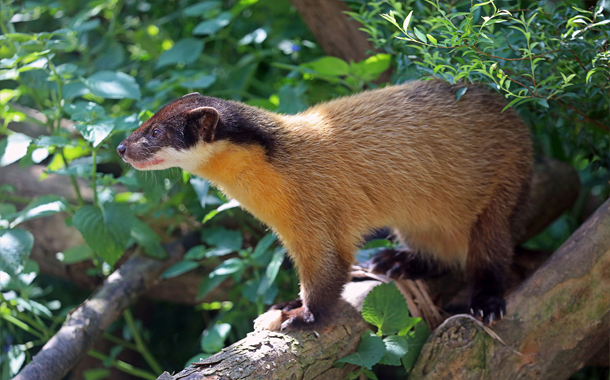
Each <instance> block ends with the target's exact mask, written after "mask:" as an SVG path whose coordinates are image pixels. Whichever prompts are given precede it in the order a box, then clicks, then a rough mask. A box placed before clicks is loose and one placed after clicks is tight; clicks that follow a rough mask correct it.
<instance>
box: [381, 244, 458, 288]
mask: <svg viewBox="0 0 610 380" xmlns="http://www.w3.org/2000/svg"><path fill="white" fill-rule="evenodd" d="M428 256H429V255H428ZM371 270H372V271H373V272H376V273H383V274H386V275H387V276H388V277H390V278H393V279H400V278H405V279H409V280H417V279H424V278H435V277H440V276H442V275H444V274H446V273H447V269H446V268H445V267H444V266H443V265H442V264H441V263H439V262H438V261H437V260H435V259H434V258H431V257H423V256H422V255H421V254H419V253H416V252H414V251H412V250H411V249H410V248H408V247H398V248H396V249H392V248H389V249H384V250H382V251H380V252H377V253H376V254H375V256H373V258H372V259H371Z"/></svg>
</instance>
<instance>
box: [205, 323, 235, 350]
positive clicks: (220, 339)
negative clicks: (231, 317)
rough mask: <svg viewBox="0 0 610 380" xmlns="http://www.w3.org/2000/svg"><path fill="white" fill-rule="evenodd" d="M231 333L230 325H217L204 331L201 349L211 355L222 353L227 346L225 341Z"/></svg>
mask: <svg viewBox="0 0 610 380" xmlns="http://www.w3.org/2000/svg"><path fill="white" fill-rule="evenodd" d="M229 332H231V325H230V324H228V323H215V324H213V325H212V326H211V327H208V328H207V329H205V330H204V331H203V334H202V338H201V349H202V350H203V351H205V352H208V353H210V354H213V353H216V352H218V351H220V350H221V349H222V348H223V347H224V346H225V339H227V336H228V335H229Z"/></svg>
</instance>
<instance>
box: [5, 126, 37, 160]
mask: <svg viewBox="0 0 610 380" xmlns="http://www.w3.org/2000/svg"><path fill="white" fill-rule="evenodd" d="M31 142H32V138H31V137H29V136H27V135H24V134H23V133H11V134H10V135H8V137H7V138H6V139H3V140H0V167H3V166H7V165H10V164H12V163H13V162H15V161H18V160H19V159H21V158H22V157H24V156H25V155H26V154H27V153H28V147H29V146H30V143H31Z"/></svg>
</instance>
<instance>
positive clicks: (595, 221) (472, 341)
mask: <svg viewBox="0 0 610 380" xmlns="http://www.w3.org/2000/svg"><path fill="white" fill-rule="evenodd" d="M608 288H610V200H609V201H606V203H604V204H603V205H602V206H601V207H600V208H599V209H598V211H597V212H596V213H595V214H593V215H592V216H591V217H590V218H589V219H588V220H587V222H585V223H584V224H583V225H582V226H581V227H580V228H579V229H578V230H577V231H576V232H575V233H574V234H573V235H572V237H570V239H568V241H567V242H566V243H565V244H563V245H562V246H561V248H559V250H557V252H555V254H553V256H551V258H550V259H549V261H547V262H546V263H545V264H544V265H543V266H542V267H541V268H540V269H538V271H537V272H536V273H534V275H533V276H531V277H530V278H529V279H527V280H526V281H525V282H523V283H522V284H521V285H520V286H519V287H518V288H517V289H516V290H515V291H513V292H512V293H511V294H510V295H509V296H508V298H507V314H506V318H505V319H504V320H502V321H501V322H499V323H497V324H496V325H495V326H494V327H493V330H494V331H495V332H496V333H497V334H498V335H499V337H500V338H501V339H502V340H503V341H504V342H506V344H507V345H505V344H504V343H502V342H500V341H499V340H497V339H494V338H493V337H492V336H490V335H489V334H488V333H487V332H486V331H485V330H484V329H482V328H481V327H480V326H479V325H478V324H477V323H475V322H473V321H472V320H470V319H469V318H456V319H452V320H451V321H449V322H447V323H446V324H444V325H442V326H441V327H439V329H438V330H437V331H436V332H435V333H434V335H433V336H431V338H430V339H428V343H427V344H426V345H425V346H424V348H423V350H422V354H421V356H420V358H419V360H418V362H417V364H416V366H415V368H414V371H413V373H412V375H411V378H412V379H429V380H435V379H449V378H450V379H456V380H461V379H481V378H489V379H499V380H502V379H515V378H520V379H541V378H544V379H567V378H569V377H570V375H571V374H572V373H574V372H576V371H577V370H579V369H580V368H582V367H583V366H584V365H585V363H586V362H587V360H589V359H590V358H591V357H592V356H593V355H594V354H595V353H596V352H597V351H599V350H600V349H601V348H602V347H603V346H604V345H607V344H608V330H609V329H610V297H609V293H608Z"/></svg>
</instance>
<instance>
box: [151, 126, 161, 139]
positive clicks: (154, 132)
mask: <svg viewBox="0 0 610 380" xmlns="http://www.w3.org/2000/svg"><path fill="white" fill-rule="evenodd" d="M150 135H151V136H152V137H153V138H157V137H159V136H161V130H160V129H156V128H155V129H153V130H152V132H151V134H150Z"/></svg>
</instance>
